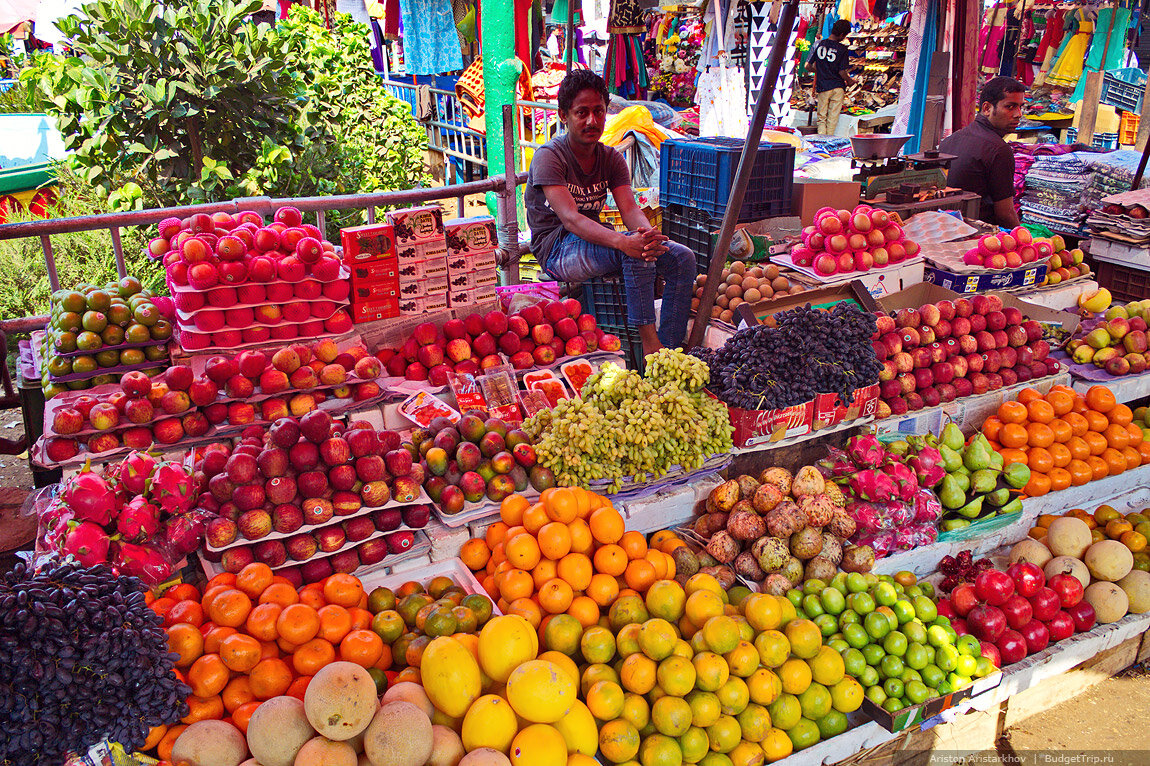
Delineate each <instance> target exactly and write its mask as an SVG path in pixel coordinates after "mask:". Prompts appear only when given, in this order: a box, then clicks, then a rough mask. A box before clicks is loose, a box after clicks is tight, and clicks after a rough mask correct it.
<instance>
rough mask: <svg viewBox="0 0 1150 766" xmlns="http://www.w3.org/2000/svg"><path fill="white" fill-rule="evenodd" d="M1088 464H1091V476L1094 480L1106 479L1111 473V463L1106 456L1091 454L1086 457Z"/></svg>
mask: <svg viewBox="0 0 1150 766" xmlns="http://www.w3.org/2000/svg"><path fill="white" fill-rule="evenodd" d="M1086 464H1087V465H1089V466H1090V474H1091V475H1090V478H1091V480H1092V481H1097V480H1099V479H1105V478H1106V477H1107V476H1109V475H1110V464H1109V463H1107V462H1106V458H1104V457H1102V456H1101V455H1091V456H1090V457H1088V458H1086Z"/></svg>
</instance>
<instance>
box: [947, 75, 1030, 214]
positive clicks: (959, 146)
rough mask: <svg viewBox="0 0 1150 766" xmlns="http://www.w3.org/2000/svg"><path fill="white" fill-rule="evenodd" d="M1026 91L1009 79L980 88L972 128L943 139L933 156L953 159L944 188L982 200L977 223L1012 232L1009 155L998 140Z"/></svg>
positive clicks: (1015, 118) (1018, 113)
mask: <svg viewBox="0 0 1150 766" xmlns="http://www.w3.org/2000/svg"><path fill="white" fill-rule="evenodd" d="M1025 103H1026V86H1025V85H1023V84H1022V83H1020V82H1019V81H1018V80H1015V79H1013V78H1011V77H995V78H994V79H992V80H990V81H989V82H987V83H986V85H983V86H982V92H981V93H979V96H978V116H977V117H975V118H974V122H972V123H971V124H970V125H967V126H966V127H965V128H963V129H962V130H960V131H957V132H955V133H952V134H951V135H950V136H947V137H946V138H945V139H943V141H942V143H941V144H939V146H938V150H939V151H940V152H942V153H943V154H953V155H955V157H957V159H955V160H954V161H953V162H952V163H951V164H950V172H949V174H948V176H947V183H948V184H949V185H950V186H953V187H955V188H958V189H963V190H965V191H968V192H974V193H975V194H977V195H979V196H980V197H982V205H981V209H980V210H981V212H980V213H979V216H978V217H979V218H980V219H981V220H983V221H986V222H987V223H993V224H995V225H998V226H1005V227H1007V228H1014V227H1015V226H1019V225H1021V223H1020V222H1019V220H1018V211H1016V210H1015V208H1014V151H1013V150H1012V149H1011V148H1010V147H1009V146H1008V145H1007V144H1006V141H1004V140H1003V136H1006V135H1008V134H1010V133H1013V132H1014V130H1015V129H1016V128H1017V127H1018V123H1019V122H1021V121H1022V106H1023V104H1025Z"/></svg>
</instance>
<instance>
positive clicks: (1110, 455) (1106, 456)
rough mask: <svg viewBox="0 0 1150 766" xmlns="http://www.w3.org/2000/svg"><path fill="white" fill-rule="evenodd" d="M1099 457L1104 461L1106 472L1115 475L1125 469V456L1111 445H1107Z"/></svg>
mask: <svg viewBox="0 0 1150 766" xmlns="http://www.w3.org/2000/svg"><path fill="white" fill-rule="evenodd" d="M1101 458H1102V459H1103V460H1105V461H1106V474H1107V475H1108V476H1117V475H1118V474H1120V473H1122V472H1123V471H1125V470H1126V456H1125V455H1123V454H1122V453H1121V452H1119V451H1118V450H1116V449H1114V448H1113V447H1108V448H1107V449H1106V451H1105V452H1103V453H1102V455H1101Z"/></svg>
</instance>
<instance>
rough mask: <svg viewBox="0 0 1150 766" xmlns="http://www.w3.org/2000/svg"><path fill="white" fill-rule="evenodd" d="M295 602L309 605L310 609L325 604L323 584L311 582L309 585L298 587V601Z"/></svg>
mask: <svg viewBox="0 0 1150 766" xmlns="http://www.w3.org/2000/svg"><path fill="white" fill-rule="evenodd" d="M297 603H300V604H303V605H304V606H310V607H311V608H312V609H319V608H320V607H321V606H325V605H326V604H327V601H326V600H325V599H324V597H323V584H322V583H318V582H313V583H312V584H311V585H305V586H304V587H302V588H300V589H299V601H298V602H297Z"/></svg>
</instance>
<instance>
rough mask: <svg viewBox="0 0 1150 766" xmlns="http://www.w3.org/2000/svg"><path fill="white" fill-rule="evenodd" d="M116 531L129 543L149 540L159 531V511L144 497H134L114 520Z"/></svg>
mask: <svg viewBox="0 0 1150 766" xmlns="http://www.w3.org/2000/svg"><path fill="white" fill-rule="evenodd" d="M116 531H117V532H119V533H120V534H121V535H123V536H124V539H125V540H127V541H128V542H130V543H142V542H144V541H145V540H149V539H151V537H152V535H154V534H156V532H159V531H160V509H159V508H157V507H156V506H154V505H152V504H151V503H149V502H148V500H147V498H145V497H141V496H137V497H134V498H132V499H131V500H129V501H128V504H127V505H125V506H124V509H123V510H122V511H120V515H119V517H117V518H116Z"/></svg>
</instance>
